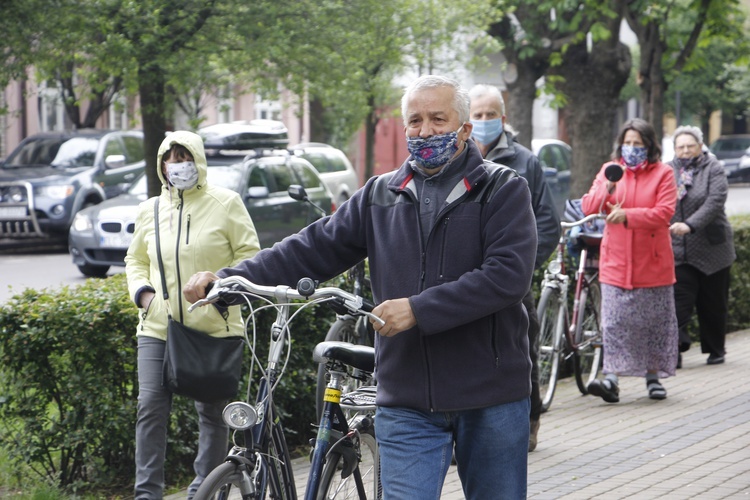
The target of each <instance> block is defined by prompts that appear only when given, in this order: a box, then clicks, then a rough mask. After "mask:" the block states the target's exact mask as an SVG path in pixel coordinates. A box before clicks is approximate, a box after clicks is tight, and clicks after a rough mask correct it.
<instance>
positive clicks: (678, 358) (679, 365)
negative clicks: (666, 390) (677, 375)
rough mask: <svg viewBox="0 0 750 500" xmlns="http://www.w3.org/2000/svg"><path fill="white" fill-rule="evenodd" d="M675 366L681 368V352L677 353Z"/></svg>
mask: <svg viewBox="0 0 750 500" xmlns="http://www.w3.org/2000/svg"><path fill="white" fill-rule="evenodd" d="M677 368H682V354H678V355H677Z"/></svg>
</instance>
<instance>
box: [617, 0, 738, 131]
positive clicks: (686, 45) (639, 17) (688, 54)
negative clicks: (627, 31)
mask: <svg viewBox="0 0 750 500" xmlns="http://www.w3.org/2000/svg"><path fill="white" fill-rule="evenodd" d="M624 12H625V16H626V19H627V21H628V25H629V26H630V28H631V29H632V30H633V31H634V32H635V34H636V36H637V37H638V43H639V45H640V50H641V60H640V66H639V69H638V78H639V85H640V87H641V104H642V105H643V109H644V118H645V119H646V120H648V121H650V122H651V123H652V124H653V125H654V128H655V129H656V132H657V135H658V136H659V137H661V134H662V129H663V114H664V98H665V93H666V91H667V89H668V87H669V85H670V83H671V82H672V81H673V80H675V79H676V78H678V76H679V75H680V74H681V73H682V72H683V71H684V70H687V69H688V68H689V66H690V64H689V61H690V60H691V58H692V55H693V53H694V52H695V51H696V48H697V47H698V45H699V43H701V40H703V44H706V43H707V40H708V38H713V37H715V36H718V37H722V38H723V37H727V38H728V39H735V40H742V39H743V38H745V37H746V36H745V35H743V31H742V30H743V28H742V23H741V22H739V23H738V22H737V20H738V18H739V17H740V12H739V10H738V2H737V0H674V1H669V2H667V1H654V0H633V1H630V2H627V3H626V4H625V11H624ZM704 33H705V36H704ZM699 59H700V58H699ZM695 64H699V63H698V62H697V60H696V61H694V62H693V65H695ZM714 91H715V89H714ZM719 105H720V102H717V105H716V106H715V107H717V108H718V107H719Z"/></svg>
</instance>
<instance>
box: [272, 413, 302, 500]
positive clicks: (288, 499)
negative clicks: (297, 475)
mask: <svg viewBox="0 0 750 500" xmlns="http://www.w3.org/2000/svg"><path fill="white" fill-rule="evenodd" d="M275 412H276V411H275V409H274V413H275ZM273 418H276V416H275V415H273ZM270 432H271V436H270V438H271V439H270V441H269V443H268V459H267V466H268V483H269V484H268V486H269V490H270V498H274V499H282V500H295V499H296V498H297V489H296V487H295V484H294V471H292V458H291V456H289V448H288V447H287V444H286V438H285V437H284V429H283V428H282V427H281V423H279V422H276V423H273V424H271V431H270Z"/></svg>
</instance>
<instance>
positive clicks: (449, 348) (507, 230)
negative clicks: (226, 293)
mask: <svg viewBox="0 0 750 500" xmlns="http://www.w3.org/2000/svg"><path fill="white" fill-rule="evenodd" d="M468 147H469V151H468V158H467V161H466V163H465V165H466V167H465V170H466V171H465V174H464V178H463V180H462V181H461V182H459V183H458V184H457V185H456V187H455V188H454V190H453V192H452V193H451V195H450V196H449V198H448V200H447V201H446V205H445V206H444V207H443V209H442V210H441V213H440V215H439V216H438V218H437V221H436V223H435V225H434V227H432V228H431V230H430V232H429V236H428V237H427V240H426V241H423V238H422V236H421V234H422V232H421V230H420V227H419V224H420V222H419V207H418V205H417V203H418V201H417V198H416V192H415V190H414V181H413V180H412V176H413V175H414V174H413V171H412V169H411V168H410V167H409V165H408V164H407V163H404V164H403V165H402V166H401V167H400V168H399V169H398V170H396V171H394V172H390V173H388V174H385V175H382V176H379V177H375V178H372V179H370V180H369V181H368V182H367V183H366V185H365V186H364V187H363V188H362V189H360V190H359V191H357V192H356V193H355V194H354V196H352V198H351V199H350V200H349V201H348V202H346V203H344V204H343V205H342V206H341V207H340V208H339V210H338V211H337V212H336V213H335V214H334V215H332V216H330V217H327V218H325V219H322V220H320V221H318V222H316V223H314V224H312V225H310V226H308V227H307V228H305V229H303V230H302V231H300V232H299V233H297V234H296V235H293V236H290V237H288V238H286V239H285V240H283V241H282V242H280V243H277V244H276V245H274V246H273V247H272V248H270V249H266V250H262V251H261V252H260V253H258V254H257V255H256V256H255V257H254V258H252V259H249V260H245V261H243V262H242V263H240V264H239V265H238V266H236V267H234V268H227V269H222V270H221V271H220V272H219V273H218V274H219V276H221V277H224V276H229V275H235V274H239V275H241V276H244V277H246V278H248V279H250V280H251V281H253V282H255V283H258V284H262V285H276V284H285V285H295V284H296V283H297V281H298V280H299V279H300V278H302V277H305V276H307V277H311V278H313V279H318V280H327V279H330V278H332V277H334V276H336V275H337V274H339V273H341V272H343V271H345V270H346V269H348V268H350V267H351V266H353V265H354V264H356V263H357V262H359V261H360V260H362V259H363V258H365V257H368V258H369V263H370V275H371V282H372V289H373V295H374V299H375V301H376V302H378V303H379V302H383V301H385V300H389V299H395V298H403V297H408V298H409V301H410V303H411V306H412V308H413V310H414V314H415V316H416V318H417V326H416V327H414V328H412V329H410V330H407V331H404V332H401V333H399V334H397V335H395V336H394V337H378V338H377V340H376V345H375V348H376V373H375V376H376V379H377V381H378V395H377V403H378V404H379V405H382V406H404V407H409V408H415V409H419V410H424V411H455V410H464V409H472V408H483V407H487V406H492V405H497V404H502V403H509V402H513V401H518V400H521V399H523V398H526V397H528V396H529V393H530V390H531V383H530V371H531V361H530V359H529V354H528V340H527V334H526V330H527V328H528V318H527V316H526V312H525V310H524V307H523V305H522V304H521V299H522V298H523V296H524V295H525V294H526V292H527V291H528V289H529V286H530V283H531V277H532V273H533V269H534V257H535V254H536V226H535V222H534V214H533V212H532V210H531V204H530V194H529V189H528V186H527V183H526V181H525V180H524V179H523V178H522V177H520V176H519V175H518V174H516V173H515V172H514V171H513V170H511V169H509V168H507V167H503V166H500V165H496V164H494V163H491V162H485V161H484V160H483V159H482V156H481V154H480V152H479V150H478V149H477V147H476V146H475V145H474V144H473V143H472V142H471V141H469V143H468ZM321 340H322V339H321Z"/></svg>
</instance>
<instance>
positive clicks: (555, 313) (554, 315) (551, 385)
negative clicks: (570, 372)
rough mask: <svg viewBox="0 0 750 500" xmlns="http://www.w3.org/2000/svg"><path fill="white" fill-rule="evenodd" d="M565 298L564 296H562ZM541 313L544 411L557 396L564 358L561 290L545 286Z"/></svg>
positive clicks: (540, 374) (541, 392)
mask: <svg viewBox="0 0 750 500" xmlns="http://www.w3.org/2000/svg"><path fill="white" fill-rule="evenodd" d="M562 300H564V298H562ZM537 314H538V315H539V395H540V397H541V398H542V411H543V412H544V411H547V410H548V409H549V407H550V405H551V404H552V398H553V397H554V396H555V387H556V386H557V378H558V377H559V372H560V361H561V358H562V352H561V347H562V336H563V331H564V329H565V309H564V308H563V307H562V302H561V297H560V291H559V290H558V289H556V288H544V289H543V290H542V295H541V297H540V298H539V305H538V306H537Z"/></svg>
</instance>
